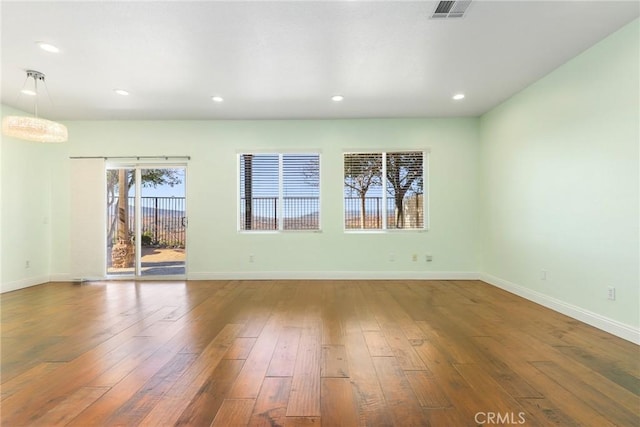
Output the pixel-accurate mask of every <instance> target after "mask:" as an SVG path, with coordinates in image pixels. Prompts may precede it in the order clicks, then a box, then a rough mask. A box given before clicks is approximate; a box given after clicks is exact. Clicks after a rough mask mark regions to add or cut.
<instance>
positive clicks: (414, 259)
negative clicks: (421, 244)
mask: <svg viewBox="0 0 640 427" xmlns="http://www.w3.org/2000/svg"><path fill="white" fill-rule="evenodd" d="M411 261H413V262H417V261H418V254H413V255H411Z"/></svg>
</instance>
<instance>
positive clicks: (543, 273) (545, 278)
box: [540, 270, 549, 280]
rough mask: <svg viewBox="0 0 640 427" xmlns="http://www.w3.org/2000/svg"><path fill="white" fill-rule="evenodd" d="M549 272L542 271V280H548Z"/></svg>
mask: <svg viewBox="0 0 640 427" xmlns="http://www.w3.org/2000/svg"><path fill="white" fill-rule="evenodd" d="M548 273H549V272H548V271H547V270H541V271H540V280H547V274H548Z"/></svg>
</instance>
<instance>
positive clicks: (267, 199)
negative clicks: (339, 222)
mask: <svg viewBox="0 0 640 427" xmlns="http://www.w3.org/2000/svg"><path fill="white" fill-rule="evenodd" d="M239 158H240V165H239V166H240V167H239V170H240V177H239V178H240V180H239V181H240V209H239V212H240V218H239V223H240V230H244V231H249V230H319V229H320V168H319V162H320V156H319V154H316V153H310V154H306V153H303V154H281V153H276V154H271V153H270V154H262V153H257V154H241V155H240V156H239Z"/></svg>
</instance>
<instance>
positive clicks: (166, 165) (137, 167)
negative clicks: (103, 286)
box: [104, 160, 189, 280]
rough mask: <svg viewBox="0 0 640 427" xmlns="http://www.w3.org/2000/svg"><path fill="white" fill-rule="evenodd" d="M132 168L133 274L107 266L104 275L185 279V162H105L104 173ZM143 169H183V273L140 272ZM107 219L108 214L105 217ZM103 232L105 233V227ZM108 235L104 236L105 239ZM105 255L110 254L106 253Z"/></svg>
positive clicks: (186, 229) (147, 278) (143, 278)
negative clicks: (120, 272)
mask: <svg viewBox="0 0 640 427" xmlns="http://www.w3.org/2000/svg"><path fill="white" fill-rule="evenodd" d="M121 169H126V170H133V172H134V174H135V179H134V189H135V190H134V210H133V212H134V214H133V215H134V239H133V240H134V272H133V274H131V275H129V274H109V270H108V268H107V270H106V275H107V279H109V280H186V278H187V267H188V259H187V254H188V253H189V251H188V248H187V242H188V241H189V239H188V234H189V233H188V228H189V227H188V224H189V222H188V212H189V211H188V202H187V163H184V162H169V161H168V162H158V161H153V162H145V161H140V160H139V161H136V162H107V163H106V164H105V174H106V173H107V171H109V170H121ZM143 169H182V170H184V183H183V184H184V212H185V216H184V218H185V220H184V222H183V223H184V228H185V233H184V234H185V245H184V246H185V247H184V253H185V260H184V274H171V275H143V274H142V238H141V236H142V222H143V221H142V170H143ZM106 220H107V221H109V218H108V215H107V218H106ZM104 229H105V233H106V227H105V228H104ZM107 239H108V236H105V241H106V240H107ZM107 256H110V255H109V254H107ZM105 262H106V259H105Z"/></svg>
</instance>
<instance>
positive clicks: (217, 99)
mask: <svg viewBox="0 0 640 427" xmlns="http://www.w3.org/2000/svg"><path fill="white" fill-rule="evenodd" d="M211 100H212V101H213V102H222V101H224V98H223V97H221V96H212V97H211Z"/></svg>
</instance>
